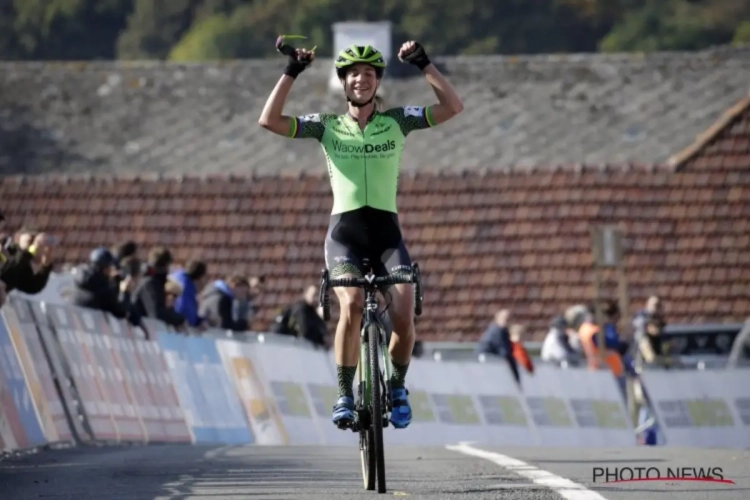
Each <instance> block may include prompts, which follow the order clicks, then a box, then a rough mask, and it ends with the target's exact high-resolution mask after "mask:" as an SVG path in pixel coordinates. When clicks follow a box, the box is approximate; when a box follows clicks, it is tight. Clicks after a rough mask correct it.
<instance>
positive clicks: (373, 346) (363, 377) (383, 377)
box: [320, 260, 422, 493]
mask: <svg viewBox="0 0 750 500" xmlns="http://www.w3.org/2000/svg"><path fill="white" fill-rule="evenodd" d="M364 265H365V269H366V271H367V272H366V274H365V276H364V277H363V278H339V279H330V278H329V277H328V271H327V270H326V269H323V271H322V273H321V287H320V305H321V306H322V307H323V319H325V320H326V321H328V320H329V319H330V317H331V311H330V303H329V297H328V289H329V288H335V287H359V288H364V290H365V306H364V313H363V315H362V323H361V330H360V336H361V339H362V342H361V347H360V349H361V351H360V356H359V363H358V365H357V371H358V373H359V377H358V378H359V381H358V382H359V383H358V389H357V399H356V401H355V405H354V406H355V409H354V414H355V420H354V422H353V423H352V424H349V425H346V426H345V427H342V428H346V427H349V428H351V430H352V431H353V432H359V450H360V457H361V460H362V479H363V482H364V486H365V489H366V490H374V489H375V479H376V475H377V486H378V493H385V492H386V483H385V450H384V448H383V428H384V427H388V415H389V413H390V412H391V410H392V409H393V396H392V390H391V382H390V380H391V373H392V367H391V362H390V356H389V355H388V344H387V339H386V332H385V328H384V327H383V323H382V321H381V320H380V316H379V315H378V313H377V310H378V301H377V296H376V292H378V291H379V290H384V289H385V288H386V287H389V286H391V285H396V284H399V283H413V284H414V285H415V286H414V314H415V315H416V316H420V315H421V314H422V282H421V275H420V270H419V265H418V264H417V263H414V264H413V265H412V271H411V272H410V273H394V274H390V275H388V276H382V277H375V275H374V274H372V273H371V271H372V269H371V268H370V265H369V262H368V261H366V260H365V261H364ZM386 309H387V308H386ZM379 354H380V355H381V356H382V360H383V363H382V369H381V366H380V362H379V359H378V355H379ZM378 415H379V416H380V418H378V417H377V416H378ZM373 417H375V418H373Z"/></svg>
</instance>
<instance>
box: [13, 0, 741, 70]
mask: <svg viewBox="0 0 750 500" xmlns="http://www.w3.org/2000/svg"><path fill="white" fill-rule="evenodd" d="M748 19H750V2H749V1H748V0H533V1H531V0H502V1H500V0H497V1H487V0H460V1H456V0H379V1H375V2H353V1H352V0H304V1H301V0H4V1H0V58H2V59H41V60H50V59H112V58H120V59H172V60H177V61H196V60H216V59H227V58H252V57H266V56H269V55H273V54H274V52H275V49H274V46H273V43H274V40H275V39H276V37H277V36H278V35H279V34H281V33H295V34H304V35H306V36H308V37H309V40H307V42H308V43H309V46H312V45H317V46H318V53H319V55H321V56H324V57H325V56H331V55H332V54H331V49H332V45H333V33H332V29H331V26H332V24H333V23H336V22H340V21H357V20H361V21H382V20H390V21H391V22H392V26H393V37H394V39H393V42H394V47H398V45H400V44H401V43H402V42H404V41H406V40H411V39H415V40H419V41H420V42H422V43H423V44H424V45H425V46H426V47H427V49H428V50H429V51H430V52H431V53H434V54H446V55H448V54H489V53H505V54H519V53H560V52H571V51H576V52H581V51H583V52H587V51H597V50H602V51H633V50H634V51H650V50H667V49H673V50H693V49H700V48H704V47H707V46H710V45H715V44H723V43H730V42H735V43H742V42H743V41H744V42H747V41H748V40H750V34H749V32H750V27H748V23H749V22H750V21H747V20H748Z"/></svg>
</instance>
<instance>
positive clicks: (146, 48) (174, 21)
mask: <svg viewBox="0 0 750 500" xmlns="http://www.w3.org/2000/svg"><path fill="white" fill-rule="evenodd" d="M41 1H44V0H41ZM201 3H202V2H201V0H135V8H134V10H133V12H132V14H131V15H130V16H129V17H128V20H127V28H126V29H125V31H123V32H122V33H121V35H120V37H119V39H118V40H117V55H118V57H119V58H120V59H165V58H166V57H167V55H168V54H169V51H170V50H171V49H172V47H173V46H174V45H175V44H176V43H177V42H178V41H179V40H180V38H182V36H183V35H184V34H185V33H186V32H187V31H188V29H189V28H190V26H191V24H192V23H193V16H194V12H195V9H196V8H197V7H199V6H200V5H201Z"/></svg>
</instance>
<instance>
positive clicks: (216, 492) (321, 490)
mask: <svg viewBox="0 0 750 500" xmlns="http://www.w3.org/2000/svg"><path fill="white" fill-rule="evenodd" d="M477 449H478V450H482V451H484V452H485V453H486V452H490V453H500V454H502V455H495V454H492V455H485V456H482V457H479V456H472V455H468V454H467V453H477V452H476V450H477ZM457 450H458V451H457ZM482 451H480V452H479V453H481V452H482ZM513 459H515V461H514V460H513ZM386 460H387V467H388V469H387V473H388V481H389V484H388V490H389V492H388V494H387V495H383V496H394V495H395V496H399V497H409V498H429V499H443V498H445V499H459V498H465V499H472V500H475V499H476V500H481V499H497V498H502V499H508V500H515V499H519V500H520V499H524V500H532V499H533V500H546V499H559V498H568V499H570V500H601V499H602V498H604V499H608V500H619V499H625V498H627V499H638V500H640V499H649V500H651V499H658V500H678V499H680V500H692V499H699V498H706V499H708V498H711V499H737V500H740V499H747V498H750V450H746V451H733V450H695V449H676V448H633V449H627V450H626V449H614V450H593V449H553V448H513V449H506V448H504V449H492V448H489V447H482V446H481V445H480V444H476V443H475V444H472V445H471V448H468V449H467V448H458V449H446V448H440V447H432V448H413V447H395V446H391V447H390V448H389V449H387V451H386ZM518 460H520V461H522V462H523V463H521V462H518ZM595 467H602V468H604V467H609V468H610V473H613V471H614V469H613V468H614V467H631V468H635V467H654V468H655V469H658V470H659V471H660V472H665V471H666V468H667V467H671V468H675V467H721V468H722V469H723V474H724V476H725V478H727V479H731V480H733V481H735V483H736V484H733V485H732V484H709V483H704V482H682V481H670V482H664V481H658V482H636V483H622V484H611V483H610V484H602V483H600V482H596V483H595V482H594V480H593V469H594V468H595ZM665 473H666V472H665ZM360 474H361V473H360V463H359V454H358V451H357V450H356V449H355V448H351V447H345V448H341V447H319V446H314V447H313V446H308V447H292V446H289V447H265V446H244V447H221V448H218V447H205V446H179V445H173V446H139V447H127V448H125V447H112V448H93V449H70V450H56V451H44V452H40V453H37V454H35V455H29V456H25V457H17V458H8V459H5V460H3V461H2V462H0V499H2V500H27V499H28V500H31V499H34V500H37V499H41V498H53V499H71V500H73V499H75V500H99V499H103V500H104V499H118V500H119V499H122V500H125V499H127V500H136V499H137V500H152V499H153V500H167V499H169V500H183V499H185V500H186V499H203V500H229V499H254V498H258V499H293V500H294V499H300V500H301V499H311V498H312V499H326V500H335V499H347V500H349V499H358V498H371V497H373V496H375V495H376V493H374V492H367V491H364V489H363V485H362V480H361V475H360ZM626 474H627V473H626ZM654 474H656V473H655V472H654V471H652V475H654ZM626 478H627V477H626ZM570 481H573V482H575V483H577V484H575V485H573V486H571V484H572V483H571V482H570Z"/></svg>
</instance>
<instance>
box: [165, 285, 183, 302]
mask: <svg viewBox="0 0 750 500" xmlns="http://www.w3.org/2000/svg"><path fill="white" fill-rule="evenodd" d="M180 295H182V285H180V284H179V283H178V282H177V281H175V280H173V279H172V278H167V283H166V284H165V285H164V304H165V305H166V306H167V309H174V305H175V304H176V303H177V297H179V296H180Z"/></svg>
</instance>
